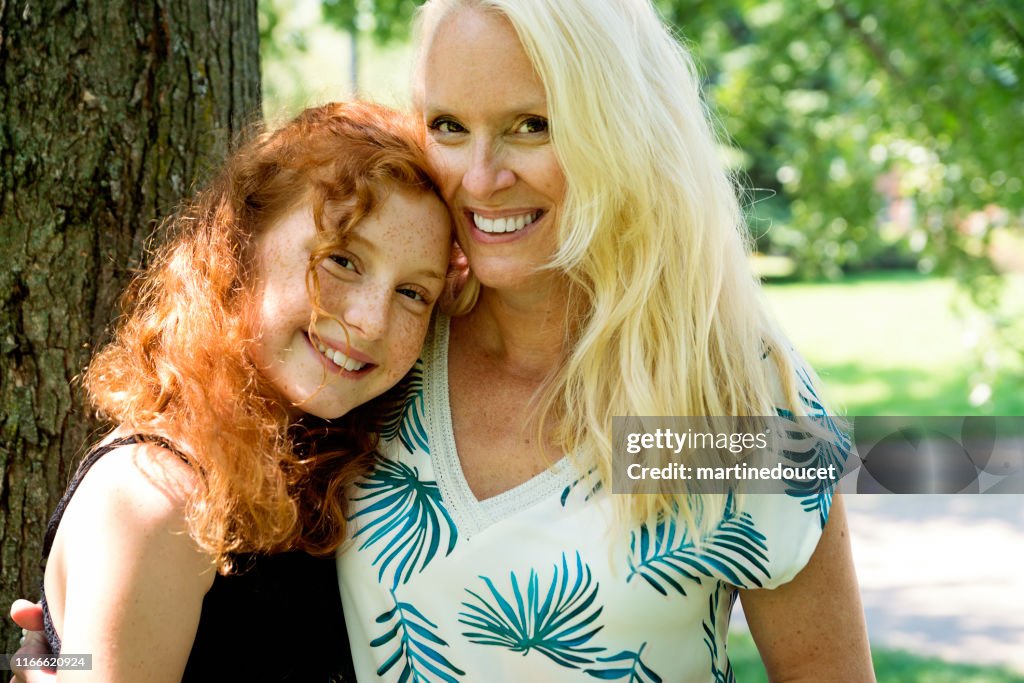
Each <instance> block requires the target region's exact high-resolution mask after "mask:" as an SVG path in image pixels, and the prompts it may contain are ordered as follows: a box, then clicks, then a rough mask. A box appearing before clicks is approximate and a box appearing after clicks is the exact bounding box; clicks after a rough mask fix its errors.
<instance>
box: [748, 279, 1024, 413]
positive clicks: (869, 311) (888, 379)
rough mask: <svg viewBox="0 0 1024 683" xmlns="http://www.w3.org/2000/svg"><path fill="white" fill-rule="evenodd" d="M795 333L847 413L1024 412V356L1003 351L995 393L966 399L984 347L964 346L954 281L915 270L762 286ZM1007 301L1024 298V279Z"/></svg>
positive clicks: (831, 395)
mask: <svg viewBox="0 0 1024 683" xmlns="http://www.w3.org/2000/svg"><path fill="white" fill-rule="evenodd" d="M766 291H767V294H768V298H769V301H770V303H771V305H772V307H773V309H774V310H775V313H776V315H777V316H778V318H779V320H780V321H781V323H782V325H783V328H784V329H785V330H786V332H787V334H788V335H789V337H790V339H791V340H792V341H793V343H794V345H795V346H796V348H797V349H798V350H799V351H800V352H801V353H802V354H803V355H804V357H805V358H806V359H807V360H808V362H810V364H811V365H812V366H813V367H814V368H815V369H816V370H817V371H818V374H819V375H820V376H821V378H822V380H823V381H824V383H825V386H826V390H827V397H828V399H829V400H830V402H831V403H832V404H834V405H835V406H836V407H838V408H839V409H841V412H845V413H846V414H849V415H975V414H992V415H1022V414H1024V362H1022V359H1021V358H1020V357H1013V356H1008V355H1006V354H1004V355H1003V356H1002V357H1001V359H1000V360H1001V365H1000V369H999V371H998V372H997V373H996V378H995V381H994V382H992V384H991V386H992V397H991V399H990V400H989V401H987V402H985V403H982V404H981V405H977V406H976V405H972V404H971V402H970V401H969V396H970V393H971V388H972V386H973V384H974V382H972V380H973V379H974V378H975V376H976V374H977V373H978V372H979V370H980V369H981V366H982V360H981V357H980V356H981V354H980V353H978V352H976V351H975V350H972V349H971V348H968V347H966V346H965V345H964V343H963V341H962V340H963V338H964V333H965V330H966V329H967V326H966V324H965V321H964V320H962V319H960V318H959V317H958V316H957V315H956V314H954V312H953V310H952V307H951V303H952V301H953V298H954V296H955V294H956V285H955V283H954V282H953V281H952V280H949V279H944V278H934V277H926V276H923V275H918V274H916V273H912V272H888V273H879V274H868V275H859V276H851V277H848V278H846V279H844V280H842V281H840V282H834V283H831V282H826V283H786V284H770V285H767V286H766ZM1006 300H1007V301H1021V300H1024V279H1022V278H1019V277H1018V278H1016V279H1014V280H1013V281H1011V283H1010V286H1009V287H1008V293H1007V296H1006Z"/></svg>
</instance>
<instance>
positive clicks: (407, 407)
mask: <svg viewBox="0 0 1024 683" xmlns="http://www.w3.org/2000/svg"><path fill="white" fill-rule="evenodd" d="M403 386H404V392H403V394H402V398H401V400H399V401H397V402H396V403H395V404H394V406H393V407H392V408H391V409H390V410H388V411H387V412H386V413H385V415H384V420H383V424H382V426H381V430H380V435H381V437H382V438H383V439H384V440H385V441H394V440H395V438H396V437H397V438H398V439H399V440H400V441H401V442H402V445H403V446H405V450H407V451H408V452H409V453H414V452H415V451H416V448H419V449H420V450H421V451H423V452H424V453H427V454H429V453H430V443H429V440H428V438H427V428H426V419H425V414H426V412H425V408H424V403H423V359H422V358H421V359H419V360H417V361H416V364H415V365H413V366H412V370H410V371H409V373H408V374H407V375H406V376H405V379H404V380H403Z"/></svg>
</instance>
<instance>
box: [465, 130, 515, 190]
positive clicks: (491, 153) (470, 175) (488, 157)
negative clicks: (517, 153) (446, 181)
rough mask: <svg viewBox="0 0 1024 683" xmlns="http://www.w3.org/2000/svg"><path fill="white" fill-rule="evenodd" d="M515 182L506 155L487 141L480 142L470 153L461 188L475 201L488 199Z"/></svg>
mask: <svg viewBox="0 0 1024 683" xmlns="http://www.w3.org/2000/svg"><path fill="white" fill-rule="evenodd" d="M515 182H516V175H515V173H514V172H513V171H512V169H511V168H509V165H508V154H507V153H506V152H505V151H504V150H502V149H500V148H496V146H495V145H494V144H492V142H491V141H489V140H481V141H479V142H478V143H477V144H475V145H474V146H473V148H472V151H471V152H470V159H469V167H468V168H467V169H466V172H465V173H464V174H463V176H462V186H463V187H464V188H465V189H466V191H467V192H469V194H470V195H471V196H472V197H474V198H476V199H488V198H489V197H491V196H492V195H493V194H495V193H496V192H499V191H501V190H504V189H507V188H509V187H511V186H512V185H514V184H515Z"/></svg>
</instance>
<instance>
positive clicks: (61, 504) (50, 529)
mask: <svg viewBox="0 0 1024 683" xmlns="http://www.w3.org/2000/svg"><path fill="white" fill-rule="evenodd" d="M142 443H151V444H153V445H156V446H160V447H161V448H164V449H166V450H168V451H170V452H171V453H174V454H175V455H176V456H178V458H180V459H181V460H182V461H183V462H185V463H188V462H189V460H188V458H187V457H186V456H185V454H184V453H182V452H181V451H180V450H178V449H177V448H176V447H175V446H174V444H172V443H171V442H170V441H168V440H167V439H164V438H162V437H159V436H153V435H150V434H130V435H128V436H122V437H120V438H117V439H114V440H113V441H110V442H109V443H105V444H102V445H99V446H95V447H94V448H93V449H92V450H91V451H89V452H88V453H87V454H86V455H85V457H84V458H82V462H81V464H79V466H78V470H76V471H75V476H74V477H72V478H71V483H70V484H68V488H67V490H66V491H65V492H64V495H63V496H61V499H60V501H58V503H57V509H56V510H54V511H53V516H52V517H50V523H49V524H47V525H46V536H45V537H44V538H43V559H44V560H45V559H46V558H47V557H49V556H50V549H51V548H52V547H53V539H54V537H55V536H56V535H57V527H58V526H60V520H61V518H62V517H64V510H65V509H66V508H67V506H68V503H70V502H71V496H73V495H75V491H76V490H78V486H79V484H81V483H82V479H83V478H84V477H85V475H86V474H87V473H88V472H89V470H90V469H92V466H93V465H95V464H96V462H97V461H98V460H99V459H100V458H102V457H103V456H104V455H106V454H107V453H109V452H110V451H112V450H115V449H117V448H121V447H122V446H131V445H133V444H142Z"/></svg>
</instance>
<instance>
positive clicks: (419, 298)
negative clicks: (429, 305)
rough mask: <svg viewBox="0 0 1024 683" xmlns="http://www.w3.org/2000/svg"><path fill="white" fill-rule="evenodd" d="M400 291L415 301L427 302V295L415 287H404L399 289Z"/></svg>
mask: <svg viewBox="0 0 1024 683" xmlns="http://www.w3.org/2000/svg"><path fill="white" fill-rule="evenodd" d="M398 293H399V294H401V295H402V296H405V297H409V298H410V299H412V300H413V301H422V302H423V303H426V302H427V299H426V297H424V296H423V295H422V294H420V293H419V292H417V291H416V290H415V289H408V288H402V289H399V290H398Z"/></svg>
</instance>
